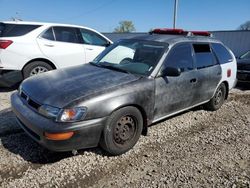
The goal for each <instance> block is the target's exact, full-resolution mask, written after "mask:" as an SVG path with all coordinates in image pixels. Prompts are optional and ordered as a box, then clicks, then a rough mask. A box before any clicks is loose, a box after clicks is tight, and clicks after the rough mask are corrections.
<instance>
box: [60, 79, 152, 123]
mask: <svg viewBox="0 0 250 188" xmlns="http://www.w3.org/2000/svg"><path fill="white" fill-rule="evenodd" d="M154 84H155V82H154V79H148V78H141V79H140V80H138V81H136V82H132V83H129V84H127V85H123V86H119V87H114V88H112V89H109V92H108V93H107V92H106V91H103V92H101V93H100V92H97V93H94V94H93V95H91V96H88V97H85V98H84V99H81V98H80V99H78V100H76V101H74V102H72V103H70V104H69V105H67V106H66V107H65V108H67V107H71V106H87V107H88V110H87V115H86V117H85V119H86V120H88V119H95V118H100V117H106V116H109V115H110V114H111V113H112V112H113V111H115V110H117V109H119V108H122V107H124V106H138V107H139V109H142V110H143V111H144V112H145V114H146V117H147V119H148V124H150V123H151V122H152V119H153V107H154V92H155V91H154V88H155V87H154Z"/></svg>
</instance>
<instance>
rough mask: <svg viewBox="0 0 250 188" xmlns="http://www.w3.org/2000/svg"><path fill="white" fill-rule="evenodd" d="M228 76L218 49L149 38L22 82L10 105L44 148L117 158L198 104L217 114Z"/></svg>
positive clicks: (213, 44)
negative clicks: (93, 150)
mask: <svg viewBox="0 0 250 188" xmlns="http://www.w3.org/2000/svg"><path fill="white" fill-rule="evenodd" d="M218 49H220V50H218ZM221 51H224V52H225V53H227V55H228V58H227V59H222V58H221V57H222V56H221V54H220V53H222V52H221ZM222 55H223V54H222ZM235 77H236V61H235V57H234V56H233V54H232V52H231V51H230V50H228V49H227V48H226V47H225V46H224V45H223V44H221V42H219V41H217V40H215V39H213V38H211V37H204V36H195V35H190V34H186V32H183V33H172V32H171V33H170V35H169V33H168V32H166V33H158V32H155V33H153V34H149V35H145V36H142V37H137V38H134V39H126V40H121V41H119V42H117V43H115V44H113V45H112V46H110V47H109V48H108V49H106V50H105V51H104V52H103V53H102V54H100V55H99V56H98V57H97V58H96V59H95V60H94V62H92V63H90V64H87V65H82V66H76V67H71V68H67V69H61V70H55V71H51V72H48V73H44V74H43V75H38V76H36V77H32V78H29V79H27V80H26V81H24V82H23V83H22V85H21V86H20V88H19V92H16V93H14V94H13V95H12V97H11V101H12V108H13V111H14V113H15V114H16V116H17V120H18V122H19V124H20V126H21V127H22V128H23V129H24V130H25V131H26V132H27V133H28V134H29V135H30V136H31V137H32V138H33V139H34V140H36V141H37V142H39V143H40V144H42V145H44V146H45V147H47V148H49V149H51V150H55V151H68V150H77V149H81V148H89V147H95V146H97V145H98V144H100V145H101V146H102V148H104V149H105V150H106V151H108V152H109V153H110V154H112V155H118V154H122V153H124V152H126V151H128V150H129V149H131V148H132V147H133V146H134V145H135V144H136V142H137V140H138V139H139V137H140V135H141V133H142V132H143V129H144V130H147V126H148V125H150V124H152V123H154V122H157V121H160V120H162V119H164V118H166V117H169V116H172V115H174V114H177V113H180V112H182V111H185V110H187V109H190V108H193V107H195V106H198V105H201V104H204V105H205V106H206V107H207V108H208V109H210V110H217V109H218V108H220V106H221V105H222V104H223V102H224V100H225V99H226V98H227V95H228V91H229V89H231V88H232V87H233V86H234V85H235V80H236V79H235Z"/></svg>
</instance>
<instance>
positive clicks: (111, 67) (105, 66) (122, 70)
mask: <svg viewBox="0 0 250 188" xmlns="http://www.w3.org/2000/svg"><path fill="white" fill-rule="evenodd" d="M100 66H101V67H103V68H107V69H111V70H115V71H119V72H125V73H127V74H132V73H131V72H129V71H127V70H125V69H122V68H119V67H117V66H113V65H107V64H100Z"/></svg>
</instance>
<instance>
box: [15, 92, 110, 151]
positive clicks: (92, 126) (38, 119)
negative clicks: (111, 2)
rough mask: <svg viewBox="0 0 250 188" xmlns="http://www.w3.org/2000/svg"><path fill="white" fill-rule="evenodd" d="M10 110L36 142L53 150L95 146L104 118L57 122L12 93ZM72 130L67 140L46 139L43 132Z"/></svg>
mask: <svg viewBox="0 0 250 188" xmlns="http://www.w3.org/2000/svg"><path fill="white" fill-rule="evenodd" d="M11 105H12V110H13V112H14V113H15V115H16V117H17V122H18V124H19V125H20V126H21V128H22V129H23V130H24V131H25V132H26V133H27V134H28V135H29V136H30V137H31V138H32V139H33V140H35V141H36V142H38V143H39V144H41V145H43V146H44V147H46V148H48V149H50V150H53V151H71V150H74V149H75V150H77V149H83V148H91V147H96V146H97V145H98V143H99V140H100V137H101V133H102V130H103V127H104V125H105V122H106V117H105V118H99V119H93V120H87V121H81V122H76V123H58V122H54V121H53V120H51V119H47V118H45V117H43V116H41V115H40V114H38V113H37V112H35V110H33V109H31V107H30V106H27V103H26V101H25V100H23V99H22V98H20V97H19V95H18V94H17V92H16V93H14V94H13V95H12V96H11ZM71 131H73V132H74V135H73V136H72V137H71V138H70V139H68V140H61V141H54V140H48V139H47V138H46V137H45V136H44V133H45V132H48V133H65V132H71Z"/></svg>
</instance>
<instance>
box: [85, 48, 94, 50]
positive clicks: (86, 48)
mask: <svg viewBox="0 0 250 188" xmlns="http://www.w3.org/2000/svg"><path fill="white" fill-rule="evenodd" d="M86 50H94V49H93V48H86Z"/></svg>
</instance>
